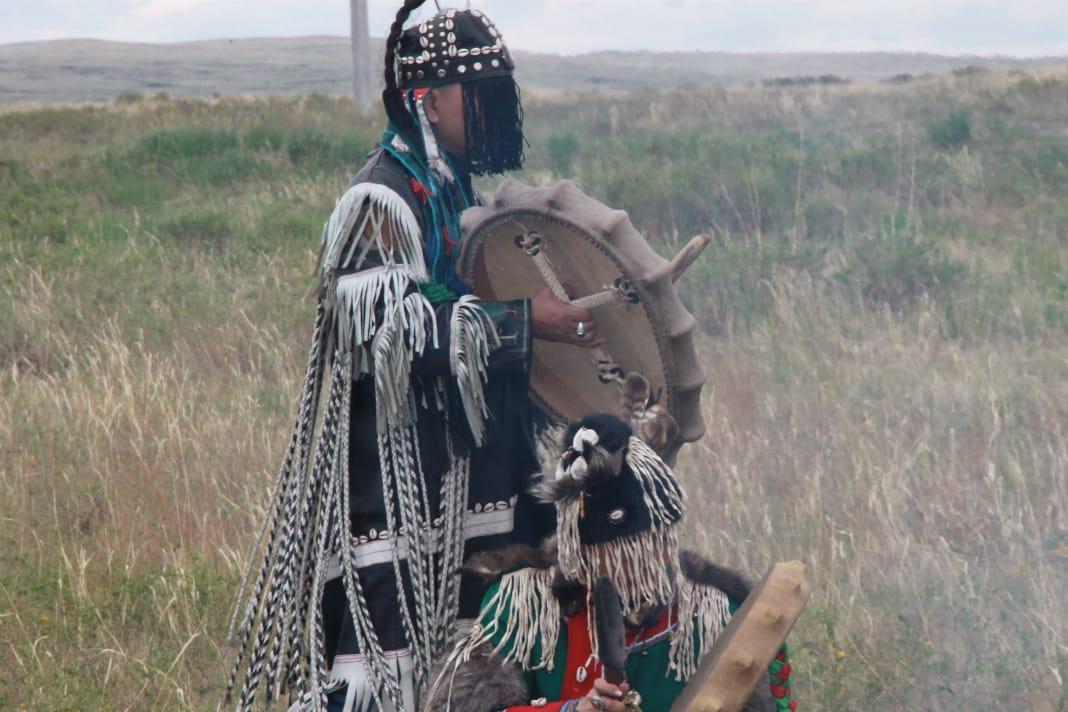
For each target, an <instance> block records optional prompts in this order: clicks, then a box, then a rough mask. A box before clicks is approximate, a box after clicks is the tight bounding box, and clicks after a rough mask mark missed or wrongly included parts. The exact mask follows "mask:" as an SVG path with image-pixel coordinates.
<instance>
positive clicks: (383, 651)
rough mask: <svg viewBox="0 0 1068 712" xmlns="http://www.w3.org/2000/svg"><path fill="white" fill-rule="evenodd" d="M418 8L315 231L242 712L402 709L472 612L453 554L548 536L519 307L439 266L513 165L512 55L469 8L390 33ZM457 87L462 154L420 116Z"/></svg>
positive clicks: (399, 38) (527, 338)
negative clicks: (380, 130) (348, 181)
mask: <svg viewBox="0 0 1068 712" xmlns="http://www.w3.org/2000/svg"><path fill="white" fill-rule="evenodd" d="M421 4H422V0H408V1H407V2H406V3H405V4H404V7H403V8H402V9H401V11H400V13H399V14H398V16H397V19H396V22H395V23H394V25H393V28H392V31H391V33H390V36H389V38H388V39H387V54H386V89H385V92H384V94H383V99H384V102H385V105H386V110H387V114H388V117H389V121H390V123H389V126H388V129H387V130H386V132H385V134H384V136H383V139H382V142H381V145H380V146H379V147H378V148H377V149H376V150H375V151H374V152H372V154H371V155H370V159H369V160H368V162H367V164H366V165H365V166H364V167H363V169H362V170H360V172H359V173H358V175H357V177H356V179H355V181H354V182H353V184H352V185H351V187H350V188H349V189H348V191H347V192H346V193H345V195H344V196H343V197H342V198H341V199H340V200H339V201H338V204H337V207H336V208H335V210H334V212H333V214H332V215H331V216H330V219H329V220H328V222H327V224H326V225H325V227H324V230H323V236H322V253H321V256H320V262H319V278H320V292H319V303H318V307H317V311H316V319H315V331H314V336H313V341H312V346H311V351H310V354H309V360H308V370H307V377H306V380H305V384H304V389H303V392H302V395H301V397H300V402H299V414H298V418H297V423H296V427H295V429H294V433H293V436H292V438H291V441H290V443H289V447H288V450H287V452H286V456H285V461H284V463H283V465H282V467H281V470H280V472H279V475H278V479H277V482H276V485H275V492H274V496H273V499H272V502H271V505H270V508H269V510H268V520H267V522H266V523H265V526H264V530H263V533H262V534H261V537H260V541H259V543H258V548H257V550H256V551H257V552H260V553H261V554H262V558H260V559H258V560H257V564H256V566H255V567H254V568H253V569H252V570H251V571H250V575H249V576H247V577H246V580H245V582H244V583H243V585H242V588H241V591H240V594H239V599H238V605H237V608H236V609H235V616H234V623H233V627H232V633H233V635H234V638H235V643H236V645H237V646H238V653H239V654H238V659H237V661H236V663H235V666H234V669H233V672H232V675H231V682H230V691H231V693H236V694H237V706H238V708H239V709H248V708H250V707H251V706H252V704H253V702H254V701H255V698H256V696H257V694H258V693H262V694H263V696H264V697H265V698H266V700H267V702H268V703H269V702H270V700H272V699H278V698H281V697H282V696H283V695H288V697H289V699H290V700H291V702H292V703H293V704H294V707H295V708H297V709H327V708H329V709H331V710H334V709H343V710H345V712H348V711H349V710H361V711H362V710H371V709H384V710H396V711H398V712H400V711H401V710H414V709H416V705H417V704H418V696H419V691H420V689H421V688H422V686H423V685H424V684H425V682H426V679H427V676H428V672H429V667H430V664H431V662H432V660H433V659H434V658H435V657H436V656H438V655H439V654H441V653H442V651H443V650H444V646H445V644H446V641H447V640H448V639H449V638H450V637H451V636H453V635H455V634H456V633H457V630H458V629H460V630H461V631H462V629H463V627H464V621H465V619H467V620H470V619H473V618H474V617H475V616H476V615H477V614H478V610H479V603H480V601H481V598H482V595H483V593H484V584H483V583H482V582H481V581H480V580H478V579H475V578H471V577H466V576H465V577H462V578H461V577H460V576H458V575H456V574H455V572H456V571H457V570H458V569H459V567H460V565H461V563H462V561H463V560H464V558H465V557H467V556H470V555H471V554H474V553H477V552H479V551H484V550H488V549H493V548H497V547H500V546H502V545H504V544H509V543H515V542H527V543H531V544H533V543H536V542H537V541H539V540H540V539H541V537H542V536H544V535H545V534H546V533H547V532H548V531H550V530H551V529H552V526H553V513H552V510H551V508H546V507H545V506H544V505H540V504H538V503H536V502H535V501H534V500H533V499H532V497H531V495H529V494H528V493H527V492H528V490H529V489H530V485H531V475H532V474H533V473H535V472H536V471H537V470H538V469H539V464H538V461H537V458H536V454H535V449H534V425H533V417H534V412H533V406H532V404H531V402H530V400H529V398H528V372H529V368H530V356H531V340H532V316H531V311H532V310H531V307H530V300H518V301H513V302H504V303H488V302H483V301H480V300H478V299H477V298H475V297H474V296H472V295H470V294H469V290H468V288H467V286H466V285H464V284H463V283H462V282H461V281H460V280H459V279H458V277H457V275H456V272H455V269H454V264H453V260H454V258H455V257H456V256H457V254H458V251H459V241H460V238H461V235H460V222H459V216H460V213H461V212H462V211H463V210H464V209H465V208H466V207H469V206H471V205H475V204H478V203H479V202H480V197H479V195H478V193H477V191H476V190H475V189H474V188H473V186H472V184H471V176H472V174H475V175H480V174H486V173H500V172H502V171H505V170H509V169H514V168H518V167H520V165H521V164H522V152H523V146H524V141H523V134H522V116H523V115H522V107H521V104H520V101H519V92H518V88H517V86H516V84H515V82H514V80H513V78H512V70H513V62H512V59H511V56H510V54H509V52H508V50H507V48H506V47H505V46H504V44H503V42H502V40H501V37H500V34H499V33H498V31H497V29H496V27H495V26H494V25H493V24H492V23H491V22H490V21H489V19H488V18H487V17H486V16H485V15H483V14H482V13H480V12H479V11H477V10H471V11H461V10H448V11H445V12H441V13H439V14H438V15H436V16H435V17H433V18H432V19H429V20H426V21H424V22H422V23H420V24H418V25H416V26H413V27H411V28H409V29H403V26H404V23H405V22H406V21H407V19H408V17H409V15H410V14H411V13H412V12H413V11H414V10H415V9H417V8H418V7H419V6H420V5H421ZM457 83H460V84H461V85H462V87H463V102H464V120H465V131H466V147H467V148H466V156H464V157H463V158H459V157H457V156H455V155H450V154H449V153H447V152H446V151H444V150H442V148H440V147H439V141H438V139H437V137H436V136H435V131H434V127H433V126H432V124H431V121H430V120H429V119H428V116H427V109H426V107H425V106H424V102H423V97H424V96H425V94H426V92H427V91H428V90H430V89H433V88H434V87H440V86H444V85H447V84H457ZM578 331H579V334H578V335H579V336H582V335H583V334H582V332H583V329H582V327H581V325H580V327H579V329H578ZM324 391H325V403H320V394H321V393H323V392H324ZM317 421H318V422H319V427H318V437H317V438H316V437H315V436H314V434H315V433H316V423H317ZM398 582H400V583H398ZM320 602H321V605H320Z"/></svg>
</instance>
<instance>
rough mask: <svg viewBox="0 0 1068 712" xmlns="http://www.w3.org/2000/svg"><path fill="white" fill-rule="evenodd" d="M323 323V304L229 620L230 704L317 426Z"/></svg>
mask: <svg viewBox="0 0 1068 712" xmlns="http://www.w3.org/2000/svg"><path fill="white" fill-rule="evenodd" d="M323 326H324V309H323V307H322V305H321V304H320V305H319V307H318V308H317V309H316V313H315V327H314V330H313V334H312V344H311V347H310V349H309V353H308V364H307V368H306V375H305V379H304V386H303V389H302V392H301V396H300V399H299V403H300V405H299V408H298V414H297V422H296V424H295V426H294V429H293V435H292V437H291V438H290V442H289V445H288V447H287V449H286V454H285V457H284V459H283V462H282V465H281V467H280V468H279V470H278V474H277V476H276V479H275V484H274V488H273V494H272V504H271V506H270V513H269V516H268V517H267V518H266V519H265V521H264V526H263V527H262V528H261V530H260V533H259V536H258V537H257V540H256V543H255V545H254V547H253V549H252V553H251V554H250V556H249V565H248V568H246V570H245V574H244V576H243V578H242V582H241V584H240V586H239V588H238V594H237V596H236V598H235V602H234V612H233V615H232V617H231V620H230V632H229V639H230V642H231V644H236V643H237V639H238V636H240V643H239V644H238V645H237V650H238V653H237V655H236V656H235V660H234V664H233V667H232V669H231V672H230V676H229V679H228V681H227V687H226V698H225V699H226V701H227V703H229V702H230V700H231V698H232V694H233V690H234V686H235V685H236V683H237V679H238V677H239V676H240V671H241V664H242V662H243V661H244V658H245V655H246V654H247V652H248V646H249V643H250V642H251V639H252V626H253V623H254V622H255V620H256V615H257V613H258V612H259V610H260V608H261V603H262V598H263V592H264V588H265V584H266V582H267V579H268V576H269V575H270V572H271V568H272V566H273V564H274V561H275V553H276V544H277V539H278V534H279V530H280V529H281V525H282V520H283V516H284V514H285V511H286V509H285V501H286V489H287V487H288V486H289V480H290V478H292V477H293V475H294V469H293V468H294V461H295V462H296V468H297V469H296V472H297V476H298V477H299V476H301V474H302V472H303V469H304V466H305V464H306V460H307V455H306V453H307V444H308V443H309V442H310V439H311V435H312V430H313V428H314V413H315V409H316V406H317V404H318V398H319V389H320V387H321V384H322V362H321V358H320V353H321V348H322V336H323ZM268 532H269V535H268ZM265 539H266V540H267V546H266V548H265V549H263V554H262V563H261V565H260V567H259V571H258V573H257V575H256V582H255V584H254V585H253V586H252V588H251V589H249V588H248V581H249V579H250V574H251V572H252V570H253V564H252V562H253V561H254V560H255V553H256V552H257V551H260V550H261V547H263V543H264V540H265ZM242 603H244V608H245V612H244V615H243V616H242V617H241V621H240V625H238V611H240V610H241V608H242Z"/></svg>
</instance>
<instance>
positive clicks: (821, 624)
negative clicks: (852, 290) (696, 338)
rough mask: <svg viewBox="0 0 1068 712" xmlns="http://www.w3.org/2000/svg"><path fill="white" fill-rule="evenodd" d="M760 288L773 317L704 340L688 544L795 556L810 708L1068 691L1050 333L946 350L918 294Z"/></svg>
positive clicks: (754, 564) (1062, 452) (1060, 474)
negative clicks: (704, 385) (891, 297)
mask: <svg viewBox="0 0 1068 712" xmlns="http://www.w3.org/2000/svg"><path fill="white" fill-rule="evenodd" d="M773 291H774V294H775V316H774V319H773V320H772V321H771V322H769V323H768V324H766V325H764V326H761V327H759V328H757V329H755V330H754V331H753V332H752V333H751V334H748V335H745V336H735V337H732V338H730V339H726V340H723V339H718V340H709V341H707V342H706V343H705V344H704V352H703V353H704V354H706V356H707V358H708V361H707V364H708V366H709V367H710V373H711V374H712V377H711V380H710V391H711V392H710V393H709V398H708V401H707V409H706V414H707V416H708V420H709V425H710V433H709V436H708V437H707V438H706V439H705V440H704V441H703V442H702V443H701V444H700V445H699V446H698V447H697V448H696V449H695V450H691V451H690V453H689V456H688V459H687V461H686V469H685V471H686V475H687V480H686V481H687V483H688V485H689V487H690V490H691V492H692V493H693V495H694V499H695V501H696V505H695V508H696V510H697V512H698V514H699V517H700V519H699V521H700V522H707V523H709V524H710V526H704V527H700V526H699V527H698V528H697V529H696V530H695V531H694V532H693V536H694V540H695V541H696V542H697V543H698V545H699V546H700V548H702V549H706V550H708V551H709V552H715V554H717V555H719V556H721V557H723V558H725V559H726V560H728V561H730V562H732V563H735V564H739V565H741V566H742V568H744V569H746V570H748V571H754V572H759V571H762V570H764V569H766V568H767V566H768V565H769V564H770V563H773V562H774V561H778V560H783V559H790V558H800V559H803V560H805V561H808V562H810V563H811V565H812V567H813V571H814V573H815V577H816V586H815V590H816V594H815V595H814V597H813V600H812V605H811V607H810V608H809V610H808V612H807V614H806V616H805V617H804V618H803V619H802V621H801V623H800V625H799V628H798V630H797V632H796V633H795V634H794V636H793V639H794V645H795V648H796V649H797V652H796V658H797V661H798V662H797V668H798V669H799V670H800V671H801V678H802V679H803V680H806V682H805V683H804V689H805V692H807V693H808V694H809V695H814V697H815V699H812V697H810V698H809V702H810V703H816V706H817V707H818V708H821V709H858V708H862V707H863V708H869V707H877V708H881V709H902V710H945V709H1003V710H1008V709H1020V710H1023V709H1029V710H1030V709H1033V710H1063V709H1065V705H1066V694H1065V693H1066V687H1065V681H1066V678H1068V648H1066V634H1068V606H1066V605H1065V601H1066V600H1068V598H1066V596H1068V527H1066V525H1068V520H1066V518H1065V511H1064V507H1065V503H1068V439H1066V438H1065V435H1066V432H1065V430H1066V427H1068V381H1066V379H1065V374H1066V371H1065V365H1066V358H1068V346H1066V345H1065V344H1064V343H1063V342H1061V343H1055V344H1010V343H998V344H986V345H983V346H979V347H971V348H965V347H962V346H961V345H960V344H959V343H953V342H948V343H947V342H946V340H945V339H944V338H942V336H941V334H942V333H943V331H944V325H943V324H941V323H940V322H941V321H942V320H943V316H942V315H941V313H940V312H939V310H938V309H937V308H934V307H933V305H925V306H923V307H921V308H920V309H919V311H918V312H917V313H916V314H914V315H913V317H912V318H909V319H902V318H901V317H899V316H896V315H893V314H891V313H889V312H887V311H883V312H880V311H872V310H870V309H868V308H866V307H864V305H862V304H857V303H850V301H848V300H846V299H844V298H842V297H841V296H840V295H836V294H833V293H829V292H828V290H826V288H825V287H821V285H819V284H818V283H815V282H813V281H812V280H811V279H809V278H807V277H799V276H797V275H785V274H781V275H779V276H778V277H777V278H776V280H775V282H774V284H773ZM804 696H805V694H804V692H803V693H802V698H803V699H804Z"/></svg>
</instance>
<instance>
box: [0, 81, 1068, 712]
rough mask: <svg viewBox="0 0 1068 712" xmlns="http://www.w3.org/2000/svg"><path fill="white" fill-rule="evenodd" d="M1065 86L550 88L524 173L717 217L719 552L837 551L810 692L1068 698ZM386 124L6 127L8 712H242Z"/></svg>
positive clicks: (682, 229) (688, 291) (891, 703)
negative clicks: (330, 287)
mask: <svg viewBox="0 0 1068 712" xmlns="http://www.w3.org/2000/svg"><path fill="white" fill-rule="evenodd" d="M1065 86H1068V84H1066V83H1065V78H1064V77H1063V76H1061V75H1058V76H1056V77H1050V78H1041V79H1031V78H1016V77H1012V78H1003V77H1002V78H998V77H989V78H978V79H976V78H964V79H948V80H934V79H932V80H923V81H919V82H916V83H915V85H902V86H896V85H895V86H876V87H873V86H864V87H862V86H859V85H858V86H852V87H841V88H815V89H799V90H798V89H778V88H776V89H772V90H767V89H763V88H749V89H741V90H737V91H719V90H710V91H705V92H686V93H682V94H665V95H641V96H620V97H610V98H606V102H605V103H602V102H589V101H587V100H585V99H582V100H573V99H571V98H567V97H564V98H561V99H559V100H553V101H542V102H534V103H532V105H531V112H530V116H531V125H532V126H533V127H535V128H534V129H533V130H532V133H531V136H532V140H533V142H534V144H535V147H534V149H536V150H534V149H532V151H531V155H532V160H531V163H530V170H529V172H528V173H527V174H526V178H527V179H535V180H549V179H552V178H554V177H555V176H557V175H574V176H576V177H578V178H579V180H580V181H581V182H582V184H583V186H584V187H585V188H586V189H587V190H589V191H590V192H591V193H593V194H594V195H597V196H598V197H601V198H603V199H606V200H609V201H610V202H614V203H616V204H619V205H624V206H625V207H627V208H630V209H631V212H632V215H633V216H634V217H635V219H636V220H637V221H638V223H639V226H640V227H641V229H642V230H643V231H645V233H646V234H647V235H649V236H650V239H651V240H653V241H654V244H656V245H657V246H658V247H660V248H662V249H669V248H670V246H671V244H672V243H673V241H674V240H676V239H677V238H680V237H681V238H685V237H688V232H689V231H691V230H696V229H698V228H701V229H704V228H709V229H711V230H712V231H713V232H714V233H715V235H716V238H717V239H716V242H715V243H714V245H713V246H712V247H711V248H709V254H708V255H706V257H705V258H704V259H703V261H702V263H700V264H699V265H697V266H695V268H694V269H692V270H691V271H690V273H689V274H688V275H687V279H686V282H685V284H684V290H685V294H684V298H685V299H686V300H687V302H688V303H689V304H691V305H693V306H694V309H695V311H696V312H698V316H699V318H700V319H701V322H702V324H703V326H704V327H705V328H706V330H707V335H706V336H705V338H704V339H703V341H702V344H701V351H702V354H703V356H704V357H705V360H706V366H707V368H708V371H709V374H710V380H709V385H708V389H707V394H706V402H705V405H706V416H707V420H708V423H709V434H708V436H707V437H706V439H705V440H704V441H703V442H702V443H701V444H700V445H698V446H695V447H692V448H690V449H688V450H686V451H684V456H683V460H682V463H681V467H680V472H681V473H682V476H683V477H684V479H685V482H686V484H687V485H688V488H689V490H690V492H691V495H692V496H691V511H690V525H689V526H690V534H689V538H690V541H691V543H694V544H696V545H698V546H699V547H700V548H702V549H704V550H706V551H707V552H708V553H709V554H710V555H712V556H713V557H714V558H716V559H718V560H719V561H721V562H724V563H728V564H733V565H736V566H739V567H741V568H743V569H745V570H747V571H748V572H749V573H751V574H753V575H759V574H760V572H761V571H763V570H764V569H765V568H766V567H767V565H768V564H770V563H771V562H773V561H776V560H780V559H789V558H801V559H804V560H806V561H808V562H810V563H811V564H812V566H813V572H814V575H815V584H816V585H815V591H816V592H815V595H814V597H813V601H812V604H811V606H810V607H809V609H808V611H807V612H806V614H805V616H804V617H803V618H802V620H801V622H800V623H799V625H798V627H797V629H796V630H795V632H794V634H793V636H792V645H793V649H794V657H795V660H796V673H795V680H796V685H797V692H798V696H799V697H800V699H801V701H802V704H803V706H804V707H807V708H808V709H829V710H854V709H858V708H879V709H904V710H943V709H964V708H968V709H992V710H1005V709H1008V710H1015V709H1036V710H1059V711H1062V712H1063V711H1064V710H1066V709H1068V649H1066V645H1068V642H1066V641H1068V621H1066V618H1068V606H1066V605H1065V604H1064V603H1063V601H1065V600H1068V519H1066V514H1065V511H1066V509H1068V441H1066V438H1065V435H1066V428H1068V338H1066V331H1065V329H1066V325H1068V248H1066V247H1065V246H1066V245H1068V242H1066V239H1068V238H1066V237H1065V236H1068V207H1066V206H1065V202H1064V199H1063V184H1064V182H1063V179H1064V177H1065V176H1068V139H1065V136H1068V134H1065V133H1064V132H1065V128H1066V126H1068V124H1066V123H1065V118H1064V117H1065V116H1066V115H1068V114H1065V112H1064V107H1065V106H1066V105H1068V99H1066V97H1068V94H1065V92H1064V91H1063V89H1064V87H1065ZM606 104H607V105H606ZM951 106H952V107H957V106H963V107H965V109H966V110H967V112H969V113H968V114H967V115H968V116H969V117H970V118H969V119H968V122H969V123H968V131H967V132H965V131H963V128H962V124H963V120H962V119H961V118H960V117H963V116H964V115H965V114H963V113H960V112H959V111H958V112H957V113H956V114H948V115H947V113H948V109H949V107H951ZM955 117H956V118H955ZM539 126H540V127H541V128H537V127H539ZM958 129H959V130H958ZM375 135H376V130H375V126H374V124H373V122H368V121H367V120H366V117H359V116H354V115H353V114H352V112H351V109H350V108H349V107H348V105H347V103H345V102H339V101H334V100H330V99H326V98H323V97H307V98H303V99H294V100H278V99H268V100H257V101H241V100H230V99H224V100H219V101H217V102H211V103H207V102H190V101H186V100H173V101H172V100H152V101H145V102H142V104H141V105H137V106H132V105H122V106H119V107H87V108H85V107H83V108H49V109H38V110H32V111H13V112H3V113H0V673H3V674H0V709H18V710H66V709H92V710H96V709H116V710H126V709H130V710H133V709H136V710H145V709H150V710H171V709H195V710H207V709H212V708H214V707H215V706H216V704H217V702H218V700H219V697H220V694H221V691H222V686H223V679H222V677H223V669H224V667H225V665H224V659H225V657H226V650H225V640H224V629H225V624H226V623H227V621H228V613H229V610H228V609H229V606H230V603H231V599H232V596H233V592H234V587H235V585H236V583H237V578H238V572H239V571H240V569H241V566H242V564H243V561H242V559H243V557H244V555H245V550H246V547H247V546H249V545H250V543H251V541H252V537H253V536H254V533H255V528H256V525H257V524H258V520H259V515H260V509H261V507H262V505H263V503H264V502H265V500H266V497H267V487H268V486H269V482H270V479H271V478H270V473H271V472H272V470H273V469H274V467H275V466H276V464H277V460H278V458H279V457H280V454H281V448H282V446H283V445H284V442H285V438H286V436H287V434H288V432H287V431H288V429H289V427H290V425H291V422H290V421H291V418H292V417H293V399H294V398H295V397H296V393H297V385H298V379H299V375H300V374H299V373H298V371H299V369H300V368H301V365H302V363H303V358H304V349H305V342H306V340H307V338H308V336H309V334H308V329H309V328H310V313H311V305H310V303H309V301H308V299H307V296H308V291H307V290H308V288H309V286H310V284H311V278H310V273H311V268H312V264H313V262H314V254H313V250H314V247H315V244H316V242H315V240H316V234H317V233H316V229H317V226H318V224H320V223H321V220H322V218H323V217H324V216H325V215H326V214H327V211H328V210H329V207H330V204H331V202H332V200H333V199H334V198H335V197H336V196H337V194H338V193H339V192H340V191H341V190H342V189H343V187H344V185H345V184H346V182H347V181H348V179H349V177H350V175H351V172H352V169H353V168H354V166H352V165H350V164H351V163H353V162H357V161H358V160H359V158H360V156H362V155H363V151H364V150H365V149H366V147H367V145H369V142H371V141H373V140H374V137H375ZM936 139H937V141H939V142H941V143H943V144H945V146H944V147H943V148H937V147H936V146H935V144H934V142H935V141H936ZM960 142H963V145H959V146H958V145H957V144H958V143H960ZM650 157H653V158H655V159H656V160H653V158H650Z"/></svg>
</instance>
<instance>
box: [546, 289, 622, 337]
mask: <svg viewBox="0 0 1068 712" xmlns="http://www.w3.org/2000/svg"><path fill="white" fill-rule="evenodd" d="M530 311H531V316H532V318H533V321H534V336H535V337H537V338H539V339H545V340H546V341H558V342H560V343H564V344H574V345H576V346H585V347H587V348H593V347H595V346H600V345H601V344H603V343H604V339H602V338H600V337H599V336H598V335H597V322H596V321H594V319H593V315H592V314H590V312H589V310H588V309H582V308H580V307H573V306H571V305H570V304H565V303H564V302H562V301H560V300H559V299H557V298H556V297H555V296H554V295H553V293H552V292H551V291H550V290H549V288H548V287H542V288H541V289H539V290H538V291H537V292H535V293H534V296H533V297H531V299H530ZM580 324H581V325H582V328H579V325H580Z"/></svg>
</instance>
